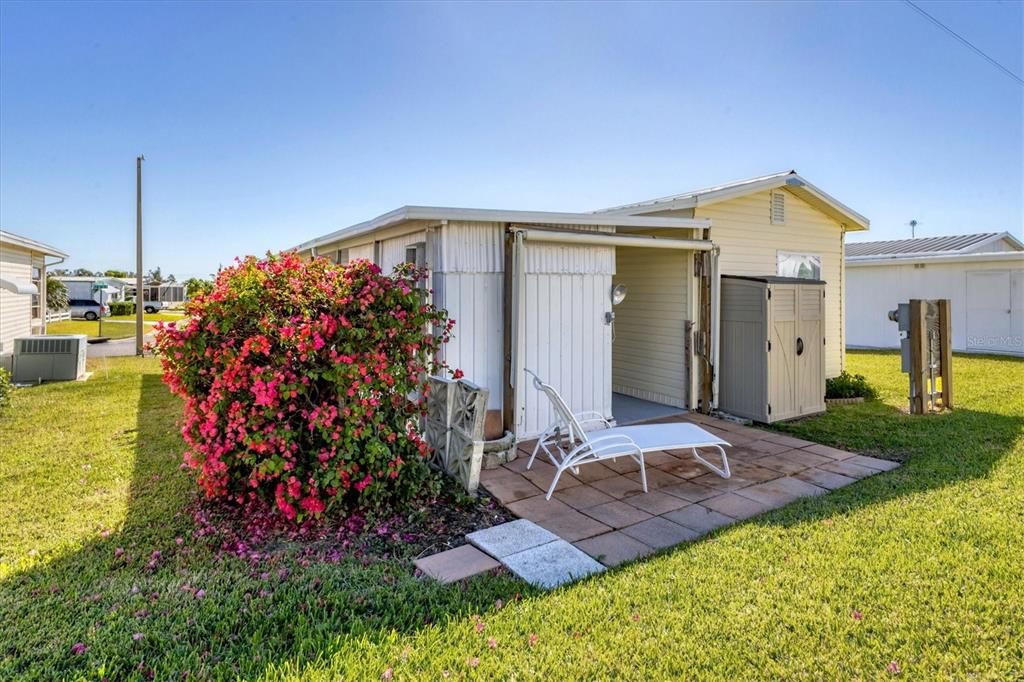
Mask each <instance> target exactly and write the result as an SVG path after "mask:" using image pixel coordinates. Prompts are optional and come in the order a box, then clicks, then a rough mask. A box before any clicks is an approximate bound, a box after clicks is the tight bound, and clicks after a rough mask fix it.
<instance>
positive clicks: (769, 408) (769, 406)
mask: <svg viewBox="0 0 1024 682" xmlns="http://www.w3.org/2000/svg"><path fill="white" fill-rule="evenodd" d="M771 413H772V404H771V403H768V414H771Z"/></svg>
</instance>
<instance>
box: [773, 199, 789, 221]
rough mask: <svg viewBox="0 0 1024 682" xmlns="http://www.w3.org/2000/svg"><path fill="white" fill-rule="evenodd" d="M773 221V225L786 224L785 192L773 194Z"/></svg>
mask: <svg viewBox="0 0 1024 682" xmlns="http://www.w3.org/2000/svg"><path fill="white" fill-rule="evenodd" d="M771 219H772V225H785V224H786V195H785V193H783V192H772V199H771Z"/></svg>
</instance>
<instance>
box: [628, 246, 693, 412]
mask: <svg viewBox="0 0 1024 682" xmlns="http://www.w3.org/2000/svg"><path fill="white" fill-rule="evenodd" d="M692 257H693V252H691V251H683V250H674V249H646V248H640V247H629V246H618V247H616V249H615V273H616V274H615V276H614V277H613V279H612V285H613V287H614V286H617V285H624V286H625V287H626V297H625V298H624V299H623V301H622V302H621V303H619V304H618V305H616V306H614V307H613V309H612V310H613V312H614V315H615V317H614V321H613V322H612V323H611V324H612V415H613V417H614V418H615V420H616V422H617V423H619V424H628V423H632V422H638V421H645V420H648V419H657V418H659V417H666V416H669V415H673V414H679V413H680V412H684V411H686V409H687V404H688V377H687V362H686V356H687V353H688V346H687V343H686V335H687V328H688V321H689V318H690V317H691V313H690V298H689V295H690V291H689V286H690V285H691V283H690V281H689V274H688V273H689V262H690V260H689V259H692ZM609 305H611V304H610V303H609Z"/></svg>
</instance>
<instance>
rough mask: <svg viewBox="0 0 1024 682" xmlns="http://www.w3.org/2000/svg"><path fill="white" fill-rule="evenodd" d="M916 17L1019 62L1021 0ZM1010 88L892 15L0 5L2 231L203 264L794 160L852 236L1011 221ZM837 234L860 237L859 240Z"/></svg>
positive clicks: (981, 64)
mask: <svg viewBox="0 0 1024 682" xmlns="http://www.w3.org/2000/svg"><path fill="white" fill-rule="evenodd" d="M920 4H921V6H922V7H924V8H925V9H926V10H927V11H929V12H930V13H932V14H933V15H934V16H936V17H938V18H939V19H940V20H941V21H943V22H944V23H946V24H947V25H949V26H951V27H953V28H954V29H955V30H957V31H958V32H959V33H961V34H962V35H964V36H965V37H967V38H968V39H969V40H971V41H972V42H974V43H975V44H976V45H978V46H979V47H981V48H982V49H984V50H985V51H987V52H988V53H989V54H991V55H992V56H993V57H995V58H996V59H998V60H999V61H1000V62H1002V63H1003V64H1005V65H1006V66H1007V67H1008V68H1010V69H1011V70H1013V71H1015V72H1016V73H1018V74H1022V73H1024V10H1022V7H1024V5H1022V4H1021V3H1015V2H992V3H962V4H961V3H936V2H927V1H925V0H921V2H920ZM1022 128H1024V88H1022V87H1021V86H1020V85H1019V84H1017V83H1015V82H1014V81H1013V80H1012V79H1010V78H1009V77H1007V76H1006V75H1005V74H1003V73H1001V72H1000V71H998V70H997V69H996V68H995V67H993V66H992V65H991V64H989V63H987V62H985V61H984V60H983V59H982V58H981V57H979V56H977V55H975V54H973V53H971V52H970V51H969V50H968V49H967V48H965V47H963V46H962V45H960V44H959V43H957V42H956V41H955V40H954V39H953V38H951V37H950V36H949V35H947V34H945V33H943V32H942V31H941V30H940V29H938V28H937V27H935V26H934V25H932V24H930V23H929V22H927V20H925V19H924V18H923V17H921V16H920V15H918V14H916V13H915V12H914V11H912V10H911V9H910V8H909V7H908V6H906V5H904V4H902V3H899V2H884V3H854V2H847V3H830V4H811V3H777V4H773V3H768V2H763V3H749V4H699V3H686V4H640V3H630V4H611V3H603V4H593V5H588V4H583V3H578V4H567V5H557V4H531V5H526V4H486V5H484V4H480V5H474V4H468V3H462V4H426V3H418V4H373V5H370V4H327V3H316V4H301V3H289V4H273V3H259V4H248V5H247V4H242V3H230V4H216V3H181V4H156V3H118V4H88V3H84V2H79V3H73V4H59V3H38V4H19V3H13V2H3V3H2V4H0V225H2V226H3V228H4V229H7V230H10V231H13V232H17V233H21V234H25V235H29V236H32V237H35V238H37V239H40V240H43V241H46V242H50V243H52V244H54V245H57V246H60V247H62V248H64V249H65V250H67V251H69V252H71V253H72V258H71V259H70V260H69V265H70V267H89V268H97V269H105V268H125V269H128V268H131V267H132V264H133V263H134V257H133V254H134V220H135V204H134V187H135V185H134V182H135V179H134V173H135V156H136V155H137V154H138V153H140V152H144V153H145V155H146V158H147V162H146V168H145V172H146V177H145V202H146V227H147V235H148V238H147V242H146V262H147V268H148V267H151V266H155V265H160V266H162V268H163V271H164V273H168V272H172V273H174V274H176V275H177V276H179V278H180V277H184V276H189V275H200V276H201V275H204V274H206V273H209V272H211V271H213V270H215V269H216V268H217V266H218V264H220V263H228V262H230V261H231V260H232V259H233V258H234V257H235V256H236V255H241V254H247V253H262V252H264V251H266V250H268V249H273V250H277V249H281V248H285V247H288V246H291V245H294V244H296V243H299V242H302V241H305V240H306V239H309V238H312V237H315V236H318V235H320V234H323V233H325V232H328V231H331V230H334V229H337V228H339V227H342V226H344V225H347V224H350V223H353V222H358V221H360V220H363V219H366V218H369V217H373V216H375V215H377V214H379V213H383V212H385V211H388V210H391V209H393V208H395V207H397V206H400V205H402V204H431V205H448V206H474V207H488V208H523V209H536V210H570V211H571V210H590V209H594V208H600V207H604V206H611V205H616V204H622V203H626V202H631V201H638V200H643V199H649V198H652V197H656V196H661V195H666V194H672V193H676V192H680V191H684V190H687V189H692V188H695V187H701V186H705V185H709V184H714V183H718V182H722V181H727V180H732V179H739V178H744V177H749V176H754V175H761V174H764V173H768V172H773V171H776V170H782V169H786V168H796V169H798V170H799V171H800V172H801V173H802V174H803V175H804V176H805V177H807V178H809V179H810V180H811V181H812V182H814V183H816V184H818V185H819V186H821V187H822V188H824V189H825V190H826V191H828V192H830V193H831V194H833V195H834V196H836V197H837V198H839V199H840V200H841V201H843V202H845V203H846V204H848V205H850V206H851V207H853V208H855V209H857V210H858V211H860V212H861V213H863V214H865V215H867V216H868V217H869V218H871V220H872V225H873V227H872V232H871V233H870V238H873V239H883V238H896V237H902V236H905V235H907V233H908V232H909V228H907V227H906V223H907V222H908V221H909V220H910V219H911V218H915V219H917V220H918V221H920V226H919V233H920V234H925V235H930V234H950V233H962V232H979V231H995V230H1010V231H1012V232H1015V233H1016V234H1018V235H1020V234H1021V231H1022V224H1024V132H1022ZM857 238H858V239H863V238H868V237H861V236H858V237H857Z"/></svg>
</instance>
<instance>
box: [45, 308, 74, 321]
mask: <svg viewBox="0 0 1024 682" xmlns="http://www.w3.org/2000/svg"><path fill="white" fill-rule="evenodd" d="M70 319H71V311H70V310H47V311H46V324H50V323H51V322H62V321H64V320H70Z"/></svg>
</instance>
